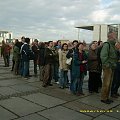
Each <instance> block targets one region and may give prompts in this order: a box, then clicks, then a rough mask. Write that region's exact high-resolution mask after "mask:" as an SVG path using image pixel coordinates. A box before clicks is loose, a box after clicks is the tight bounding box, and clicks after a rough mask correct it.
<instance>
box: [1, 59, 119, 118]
mask: <svg viewBox="0 0 120 120" xmlns="http://www.w3.org/2000/svg"><path fill="white" fill-rule="evenodd" d="M3 65H4V64H3V60H1V59H0V120H118V119H120V98H118V99H115V100H114V103H112V104H110V105H105V104H103V103H101V102H100V94H89V93H88V89H87V80H85V81H84V86H83V88H84V93H85V96H75V95H72V94H71V93H70V91H69V89H64V90H62V89H60V88H58V85H57V84H54V86H52V87H48V88H43V87H41V85H42V83H41V82H40V81H39V78H35V77H31V78H30V79H29V80H25V79H23V78H21V77H20V76H15V75H13V73H12V72H11V71H10V70H11V67H9V68H5V67H3ZM30 66H31V67H30V72H31V74H33V64H32V63H31V65H30ZM87 110H88V111H87ZM100 110H101V111H100ZM107 110H112V111H113V112H112V111H109V112H110V113H108V112H107ZM80 111H81V112H80ZM105 111H106V112H105Z"/></svg>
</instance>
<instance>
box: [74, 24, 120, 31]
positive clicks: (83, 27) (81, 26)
mask: <svg viewBox="0 0 120 120" xmlns="http://www.w3.org/2000/svg"><path fill="white" fill-rule="evenodd" d="M95 25H105V24H91V25H77V26H75V28H79V29H85V30H92V31H93V29H94V26H95ZM106 25H110V26H116V25H120V24H106Z"/></svg>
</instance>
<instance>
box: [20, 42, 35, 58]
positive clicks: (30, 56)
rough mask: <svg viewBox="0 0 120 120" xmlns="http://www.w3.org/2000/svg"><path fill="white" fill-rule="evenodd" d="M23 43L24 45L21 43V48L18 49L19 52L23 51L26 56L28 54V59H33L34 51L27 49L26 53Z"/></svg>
mask: <svg viewBox="0 0 120 120" xmlns="http://www.w3.org/2000/svg"><path fill="white" fill-rule="evenodd" d="M24 45H25V44H23V45H22V47H21V50H20V53H22V52H24V54H25V55H26V56H28V59H29V60H34V59H35V54H34V52H33V51H32V50H31V49H29V54H27V53H26V51H25V50H23V47H24Z"/></svg>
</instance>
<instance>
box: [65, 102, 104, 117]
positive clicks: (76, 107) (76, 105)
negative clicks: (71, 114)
mask: <svg viewBox="0 0 120 120" xmlns="http://www.w3.org/2000/svg"><path fill="white" fill-rule="evenodd" d="M63 106H64V107H67V108H70V109H72V110H75V111H78V112H80V111H81V113H83V114H86V115H89V116H92V117H97V116H99V115H101V114H103V113H100V112H99V113H98V112H83V111H84V110H85V111H87V110H95V111H96V110H98V108H95V107H92V106H90V105H87V104H84V103H81V102H78V101H72V102H68V103H66V104H63Z"/></svg>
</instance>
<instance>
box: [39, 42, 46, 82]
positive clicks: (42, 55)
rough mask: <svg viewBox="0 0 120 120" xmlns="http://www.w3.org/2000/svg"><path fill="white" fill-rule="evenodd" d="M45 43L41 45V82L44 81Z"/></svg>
mask: <svg viewBox="0 0 120 120" xmlns="http://www.w3.org/2000/svg"><path fill="white" fill-rule="evenodd" d="M45 50H46V48H45V43H41V44H40V46H39V61H38V64H39V69H40V77H39V80H40V81H43V75H44V66H45Z"/></svg>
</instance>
